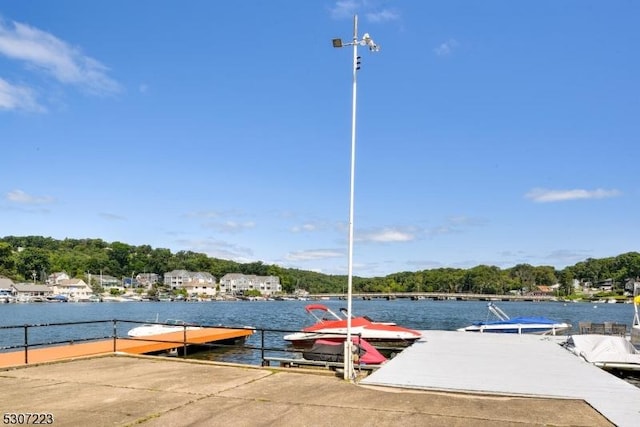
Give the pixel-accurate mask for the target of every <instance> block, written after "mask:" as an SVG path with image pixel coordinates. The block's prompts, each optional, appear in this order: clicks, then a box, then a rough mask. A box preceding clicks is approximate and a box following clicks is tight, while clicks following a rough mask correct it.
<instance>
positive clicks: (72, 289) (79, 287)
mask: <svg viewBox="0 0 640 427" xmlns="http://www.w3.org/2000/svg"><path fill="white" fill-rule="evenodd" d="M51 291H52V293H53V295H64V296H65V297H67V299H68V300H69V301H88V300H89V297H90V296H91V295H92V294H93V291H92V290H91V287H90V286H89V285H87V284H86V283H85V281H84V280H82V279H66V280H59V281H58V282H57V283H56V284H54V285H53V286H51Z"/></svg>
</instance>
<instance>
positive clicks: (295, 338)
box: [284, 304, 422, 348]
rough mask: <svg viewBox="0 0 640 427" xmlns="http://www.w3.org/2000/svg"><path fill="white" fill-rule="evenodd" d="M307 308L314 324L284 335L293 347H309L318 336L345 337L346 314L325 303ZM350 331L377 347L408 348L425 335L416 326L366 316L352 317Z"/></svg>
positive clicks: (323, 337) (326, 337) (321, 337)
mask: <svg viewBox="0 0 640 427" xmlns="http://www.w3.org/2000/svg"><path fill="white" fill-rule="evenodd" d="M305 311H306V312H307V313H308V314H309V315H311V316H312V317H313V318H314V319H315V323H314V324H313V325H311V326H308V327H306V328H303V329H302V331H300V332H295V333H292V334H289V335H285V336H284V339H285V340H286V341H289V342H290V343H291V344H292V345H293V346H294V347H297V348H305V347H310V346H311V345H313V343H314V342H315V341H316V340H318V339H339V338H342V339H344V337H345V336H346V334H347V318H346V317H340V316H339V315H338V314H336V313H335V312H333V311H332V310H330V309H329V308H328V307H326V306H324V305H322V304H310V305H307V306H306V307H305ZM351 334H352V335H357V336H360V337H361V338H362V339H364V340H366V341H368V342H369V343H371V344H372V345H374V346H376V347H380V346H384V347H406V346H408V345H410V344H412V343H413V342H414V341H416V340H417V339H418V338H420V337H421V336H422V334H421V333H420V332H418V331H414V330H413V329H408V328H404V327H402V326H398V325H396V324H395V323H386V322H376V321H373V320H371V319H370V318H368V317H366V316H357V317H353V316H352V318H351Z"/></svg>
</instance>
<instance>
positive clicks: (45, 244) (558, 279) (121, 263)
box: [0, 236, 640, 295]
mask: <svg viewBox="0 0 640 427" xmlns="http://www.w3.org/2000/svg"><path fill="white" fill-rule="evenodd" d="M179 269H184V270H188V271H205V272H209V273H211V274H212V275H213V276H215V277H216V278H217V279H220V278H221V277H222V276H224V275H225V274H227V273H243V274H255V275H260V276H267V275H272V276H278V277H279V278H280V283H281V284H282V288H283V290H284V292H286V293H292V292H293V291H294V290H295V289H297V288H301V289H305V290H307V291H309V292H310V293H345V292H346V283H347V278H346V276H344V275H327V274H322V273H317V272H312V271H305V270H298V269H291V268H284V267H280V266H277V265H266V264H264V263H262V262H252V263H237V262H234V261H229V260H223V259H218V258H211V257H209V256H207V255H206V254H203V253H197V252H192V251H179V252H176V253H172V252H171V251H170V250H169V249H164V248H152V247H151V246H149V245H141V246H133V245H128V244H126V243H122V242H105V241H103V240H101V239H64V240H56V239H53V238H50V237H41V236H23V237H17V236H7V237H3V238H1V239H0V276H5V277H8V278H10V279H13V280H14V281H27V282H30V281H37V282H40V283H42V282H44V281H45V280H46V277H47V276H48V275H49V274H51V273H54V272H62V271H64V272H66V273H67V274H68V275H69V276H71V277H85V276H86V275H87V274H88V273H91V274H98V273H99V272H102V273H103V274H107V275H110V276H114V277H117V278H125V277H131V276H133V275H134V274H138V273H157V274H159V275H160V276H162V275H163V274H164V273H165V272H168V271H172V270H179ZM638 277H640V253H638V252H629V253H625V254H621V255H618V256H616V257H610V258H601V259H593V258H588V259H586V260H585V261H581V262H579V263H577V264H575V265H573V266H569V267H566V268H564V269H562V270H557V269H555V268H554V267H551V266H532V265H529V264H518V265H516V266H514V267H512V268H508V269H500V268H499V267H496V266H489V265H478V266H476V267H473V268H469V269H458V268H436V269H430V270H421V271H415V272H408V271H407V272H398V273H393V274H389V275H387V276H384V277H372V278H364V277H354V278H353V291H354V292H379V293H388V292H449V293H454V292H455V293H482V294H505V293H508V292H510V291H525V292H526V291H529V290H532V289H535V287H537V286H541V285H546V286H551V285H554V284H556V283H559V284H560V285H561V287H560V289H559V290H558V292H559V295H570V294H571V293H572V284H573V282H574V279H577V280H579V281H581V282H590V283H593V284H597V283H601V282H604V281H611V282H612V283H613V288H614V291H617V292H618V293H622V291H623V290H624V284H625V282H626V281H627V280H628V279H637V278H638Z"/></svg>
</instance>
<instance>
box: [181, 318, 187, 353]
mask: <svg viewBox="0 0 640 427" xmlns="http://www.w3.org/2000/svg"><path fill="white" fill-rule="evenodd" d="M182 358H183V359H186V358H187V325H182Z"/></svg>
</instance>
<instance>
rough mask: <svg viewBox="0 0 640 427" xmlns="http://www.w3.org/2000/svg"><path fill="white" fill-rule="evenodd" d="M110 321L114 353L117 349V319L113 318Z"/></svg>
mask: <svg viewBox="0 0 640 427" xmlns="http://www.w3.org/2000/svg"><path fill="white" fill-rule="evenodd" d="M111 322H112V323H113V352H114V353H116V352H117V351H118V344H117V343H118V328H117V326H116V324H117V323H118V321H117V320H116V319H113V320H112V321H111Z"/></svg>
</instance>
